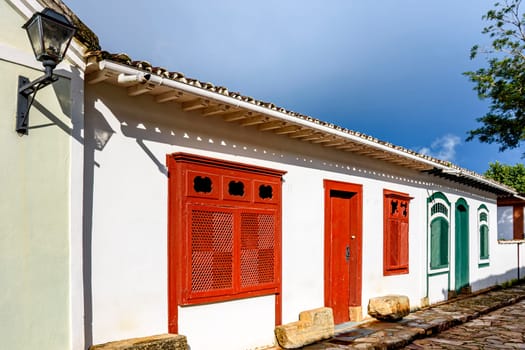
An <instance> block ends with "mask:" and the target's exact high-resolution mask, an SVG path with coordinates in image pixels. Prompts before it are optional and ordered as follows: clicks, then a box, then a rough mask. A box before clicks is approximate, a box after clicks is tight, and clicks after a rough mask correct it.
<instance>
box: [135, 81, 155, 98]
mask: <svg viewBox="0 0 525 350" xmlns="http://www.w3.org/2000/svg"><path fill="white" fill-rule="evenodd" d="M156 86H157V85H155V84H148V83H145V84H137V85H133V86H130V87H129V88H128V96H138V95H142V94H145V93H146V92H149V91H151V90H153V89H154V88H155V87H156Z"/></svg>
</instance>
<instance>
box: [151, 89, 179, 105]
mask: <svg viewBox="0 0 525 350" xmlns="http://www.w3.org/2000/svg"><path fill="white" fill-rule="evenodd" d="M182 96H184V93H183V92H182V91H168V92H165V93H163V94H160V95H157V96H155V102H157V103H165V102H170V101H175V100H178V99H179V98H181V97H182Z"/></svg>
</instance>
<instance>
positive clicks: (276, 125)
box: [258, 120, 286, 131]
mask: <svg viewBox="0 0 525 350" xmlns="http://www.w3.org/2000/svg"><path fill="white" fill-rule="evenodd" d="M285 125H286V123H285V122H281V121H277V120H275V121H271V122H267V123H264V124H262V125H259V127H258V129H259V130H260V131H268V130H275V129H279V128H282V127H283V126H285Z"/></svg>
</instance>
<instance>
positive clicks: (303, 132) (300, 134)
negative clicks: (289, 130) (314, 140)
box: [288, 129, 315, 139]
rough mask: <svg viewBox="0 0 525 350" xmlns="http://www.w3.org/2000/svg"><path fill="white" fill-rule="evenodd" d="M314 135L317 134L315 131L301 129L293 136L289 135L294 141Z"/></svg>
mask: <svg viewBox="0 0 525 350" xmlns="http://www.w3.org/2000/svg"><path fill="white" fill-rule="evenodd" d="M314 133H315V132H314V131H313V130H309V129H299V130H297V131H295V132H294V133H293V134H291V135H288V136H289V137H291V138H293V139H298V138H301V137H306V136H310V135H313V134H314Z"/></svg>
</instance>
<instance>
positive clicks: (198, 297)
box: [0, 0, 524, 350]
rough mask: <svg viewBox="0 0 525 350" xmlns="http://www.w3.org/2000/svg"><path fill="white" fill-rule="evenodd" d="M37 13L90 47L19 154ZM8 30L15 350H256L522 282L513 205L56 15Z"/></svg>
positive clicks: (34, 6) (2, 52)
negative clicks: (507, 216)
mask: <svg viewBox="0 0 525 350" xmlns="http://www.w3.org/2000/svg"><path fill="white" fill-rule="evenodd" d="M44 6H52V7H53V8H55V9H57V10H60V11H63V12H64V13H65V14H66V15H67V16H68V17H70V18H71V19H72V21H73V22H74V23H75V24H77V25H78V26H80V30H79V31H78V33H77V35H76V39H75V41H74V43H73V44H72V47H71V49H70V50H69V52H68V59H67V60H66V61H65V62H63V63H62V64H61V65H60V66H59V67H58V69H57V70H56V74H57V75H59V76H60V81H59V83H58V84H54V85H52V87H47V88H46V89H45V90H42V92H41V93H40V92H39V95H38V96H37V98H36V99H35V103H34V104H33V107H32V109H31V114H32V116H31V118H32V119H31V125H30V127H31V129H30V133H29V135H28V136H23V137H19V136H18V135H17V134H16V132H15V131H14V114H15V109H16V99H15V96H16V86H17V79H18V75H20V74H25V75H28V76H31V77H36V76H38V75H39V74H41V72H40V71H39V70H40V69H41V67H40V65H39V64H37V63H36V61H34V58H33V56H32V52H31V48H30V46H29V42H28V41H27V39H26V37H25V35H26V34H25V33H24V30H23V29H22V28H21V26H22V24H23V23H24V22H25V21H26V20H27V18H29V17H30V16H31V15H32V13H33V12H35V11H38V10H41V8H42V7H44ZM0 19H1V21H0V23H1V24H0V26H1V29H2V30H1V31H0V38H1V40H0V58H1V59H0V72H2V73H3V75H2V77H3V82H4V83H3V84H2V88H1V90H0V106H1V107H2V110H3V111H4V118H2V121H1V122H0V130H1V132H2V135H3V137H2V142H3V143H4V147H3V155H4V156H3V160H4V167H3V169H4V171H3V172H2V181H0V183H1V185H2V186H3V192H2V193H3V195H2V199H1V200H0V203H1V206H2V211H1V215H2V220H1V221H0V222H1V223H2V239H1V240H0V242H1V243H0V262H1V264H0V266H1V268H2V270H1V273H0V283H1V285H2V286H3V288H2V291H1V292H0V313H1V314H2V315H8V317H5V316H4V317H2V318H1V321H0V322H2V324H1V327H0V329H2V331H1V332H2V338H3V344H2V345H3V346H5V347H6V348H9V349H27V348H33V347H34V348H37V347H38V348H39V349H53V350H61V349H75V350H76V349H85V348H87V347H89V346H91V345H93V344H100V343H105V342H109V341H113V340H120V339H126V338H134V337H143V336H150V335H155V334H161V333H168V332H171V333H180V334H183V335H186V336H187V339H188V343H189V344H190V346H191V348H192V349H195V350H199V349H212V348H216V349H226V348H228V349H253V348H256V347H261V346H265V345H272V344H273V343H274V333H273V332H274V327H275V326H276V325H278V324H282V323H289V322H293V321H295V320H296V319H297V315H298V314H299V312H301V311H303V310H307V309H312V308H316V307H320V306H328V307H332V309H333V312H334V318H335V321H336V323H343V322H347V321H350V320H352V321H357V320H360V319H362V318H364V317H366V307H367V304H368V300H369V299H370V298H372V297H376V296H381V295H386V294H403V295H407V296H408V297H409V299H410V304H411V307H412V308H418V307H421V306H424V305H428V304H431V303H436V302H439V301H443V300H446V299H447V298H449V297H453V296H454V295H456V294H458V293H462V292H467V293H468V292H470V291H477V290H481V289H483V288H486V287H489V286H492V285H495V284H498V283H502V282H506V281H508V280H511V279H513V278H516V275H517V273H519V271H517V269H523V266H524V264H523V262H521V261H518V260H517V257H516V247H515V246H511V245H508V244H500V242H499V241H498V239H499V238H507V239H517V238H520V239H521V238H523V232H522V231H523V225H522V231H521V233H520V232H519V230H518V231H516V230H515V229H514V231H513V232H512V235H511V234H510V233H507V231H509V230H508V228H509V227H510V226H509V224H508V223H505V222H504V221H502V226H501V225H500V226H499V227H498V222H499V221H501V220H503V219H502V217H503V216H504V215H503V214H501V213H503V212H505V210H508V208H507V207H508V206H511V205H514V204H509V203H508V202H505V200H506V198H509V197H514V198H517V199H518V200H520V198H521V197H519V195H518V194H517V193H516V192H515V191H514V190H513V189H511V188H508V187H506V186H504V185H502V184H499V183H497V182H494V181H492V180H489V179H487V178H484V177H483V176H481V175H478V174H476V173H473V172H471V171H468V170H466V169H462V168H460V167H458V166H455V165H453V164H450V163H449V162H445V161H442V160H439V159H435V158H432V157H429V156H425V155H421V154H418V153H415V152H413V151H410V150H407V149H405V148H402V147H399V146H395V145H392V144H390V143H388V142H383V141H380V140H377V139H375V138H373V137H371V136H368V135H364V134H361V133H359V132H355V131H351V130H347V129H344V128H341V127H338V126H336V125H333V124H330V123H327V122H323V121H321V120H318V119H314V118H312V117H309V116H305V115H301V114H298V113H295V112H291V111H288V110H286V109H283V108H280V107H277V106H275V105H273V104H271V103H267V102H262V101H259V100H256V99H252V98H249V97H246V96H243V95H241V94H239V93H234V92H231V91H229V90H228V89H227V88H225V87H219V86H214V85H212V84H210V83H205V82H202V81H199V80H195V79H192V78H188V77H186V76H184V75H183V74H181V73H176V72H171V71H168V70H166V69H163V68H158V67H155V66H152V65H151V64H149V63H147V62H145V61H140V60H136V59H135V58H133V59H132V58H129V57H127V56H126V55H123V54H112V53H108V52H105V51H101V50H100V48H99V47H98V42H97V39H96V36H95V35H94V34H93V33H92V32H91V31H90V30H89V29H88V28H85V27H83V26H82V23H81V22H80V21H79V20H78V18H76V16H75V15H74V14H73V13H71V12H70V11H69V10H68V9H67V8H66V7H65V5H64V4H63V3H61V2H60V1H59V0H46V1H37V0H20V1H14V0H3V1H0ZM145 56H147V53H145ZM11 116H12V118H11ZM513 203H514V202H513ZM498 207H499V209H498ZM521 208H523V207H521ZM513 210H514V209H513ZM521 213H523V209H522V211H521ZM522 218H523V216H522ZM513 225H514V226H513V227H516V224H513ZM509 232H510V231H509ZM502 235H503V236H504V237H503V236H502ZM519 249H521V248H519V246H518V251H519ZM522 253H523V252H522Z"/></svg>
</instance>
